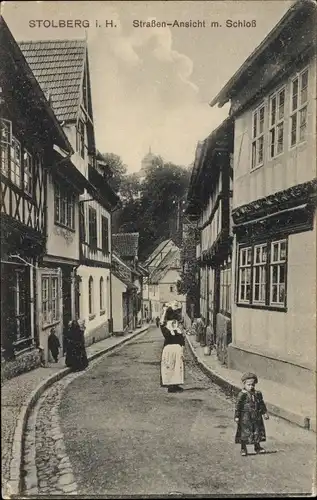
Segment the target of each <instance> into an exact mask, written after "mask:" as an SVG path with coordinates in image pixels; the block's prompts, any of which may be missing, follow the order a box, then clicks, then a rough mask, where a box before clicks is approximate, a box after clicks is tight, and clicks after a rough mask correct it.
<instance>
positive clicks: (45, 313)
mask: <svg viewBox="0 0 317 500" xmlns="http://www.w3.org/2000/svg"><path fill="white" fill-rule="evenodd" d="M48 290H49V278H42V320H43V323H49V298H48Z"/></svg>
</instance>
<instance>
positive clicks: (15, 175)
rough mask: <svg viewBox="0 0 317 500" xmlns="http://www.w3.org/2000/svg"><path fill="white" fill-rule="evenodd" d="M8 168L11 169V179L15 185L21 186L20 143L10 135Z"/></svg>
mask: <svg viewBox="0 0 317 500" xmlns="http://www.w3.org/2000/svg"><path fill="white" fill-rule="evenodd" d="M10 152H11V153H10V169H11V181H12V182H13V183H14V184H15V185H16V186H19V187H20V186H21V169H22V162H21V144H20V142H19V141H18V140H17V139H16V138H15V137H12V142H11V149H10Z"/></svg>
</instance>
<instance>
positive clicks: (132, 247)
mask: <svg viewBox="0 0 317 500" xmlns="http://www.w3.org/2000/svg"><path fill="white" fill-rule="evenodd" d="M112 244H113V249H114V250H115V252H116V254H117V255H118V256H120V258H121V259H122V261H123V262H124V263H125V264H127V266H128V268H129V269H130V270H131V272H132V275H131V276H132V277H131V279H132V283H133V284H134V287H135V290H136V293H135V295H134V298H133V303H132V306H133V307H132V310H133V313H132V317H133V321H132V328H133V329H134V328H136V327H137V325H138V324H139V323H140V322H142V310H143V307H142V294H143V277H144V270H143V269H140V268H139V257H138V253H139V233H116V234H113V235H112ZM130 309H131V308H130Z"/></svg>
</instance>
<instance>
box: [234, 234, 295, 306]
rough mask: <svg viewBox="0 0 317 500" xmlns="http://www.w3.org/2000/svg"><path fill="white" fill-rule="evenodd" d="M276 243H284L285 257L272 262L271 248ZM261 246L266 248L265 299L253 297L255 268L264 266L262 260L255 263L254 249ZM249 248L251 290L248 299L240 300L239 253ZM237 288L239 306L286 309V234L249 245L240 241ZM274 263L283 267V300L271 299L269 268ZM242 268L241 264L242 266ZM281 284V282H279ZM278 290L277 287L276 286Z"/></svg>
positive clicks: (239, 259) (270, 274)
mask: <svg viewBox="0 0 317 500" xmlns="http://www.w3.org/2000/svg"><path fill="white" fill-rule="evenodd" d="M277 243H285V248H284V252H285V258H284V260H283V261H279V262H275V261H274V262H272V248H273V246H274V245H276V244H277ZM259 247H261V248H262V249H263V248H264V247H265V248H266V262H265V274H266V280H265V282H264V283H263V286H264V290H265V292H264V293H265V299H264V300H256V299H255V284H256V283H255V279H256V278H255V269H256V268H257V267H259V266H260V265H263V266H264V262H262V263H256V262H255V254H256V249H257V248H259ZM247 249H251V263H250V269H251V271H250V276H251V290H250V298H249V300H241V294H240V289H241V255H242V252H243V251H245V250H247ZM237 262H238V265H237V288H236V300H235V302H236V305H237V306H240V307H249V308H256V309H268V310H274V311H283V312H286V311H287V271H288V235H285V236H284V235H283V236H280V237H279V236H274V237H272V238H268V239H266V240H264V239H262V240H261V241H255V242H253V243H252V244H251V245H250V244H247V243H240V244H239V245H238V249H237ZM274 265H279V266H281V265H283V267H284V282H283V285H284V292H283V293H284V302H283V303H282V302H273V301H272V271H271V268H272V266H274ZM242 268H243V266H242ZM279 284H281V283H279ZM278 291H279V287H278Z"/></svg>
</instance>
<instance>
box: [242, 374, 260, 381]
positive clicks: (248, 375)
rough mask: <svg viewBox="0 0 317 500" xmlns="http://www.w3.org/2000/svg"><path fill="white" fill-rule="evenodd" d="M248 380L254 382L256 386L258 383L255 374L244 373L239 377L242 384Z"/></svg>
mask: <svg viewBox="0 0 317 500" xmlns="http://www.w3.org/2000/svg"><path fill="white" fill-rule="evenodd" d="M249 379H252V380H254V382H255V383H256V384H257V383H258V377H257V376H256V375H255V373H245V374H244V375H242V377H241V380H242V382H245V381H246V380H249Z"/></svg>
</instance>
